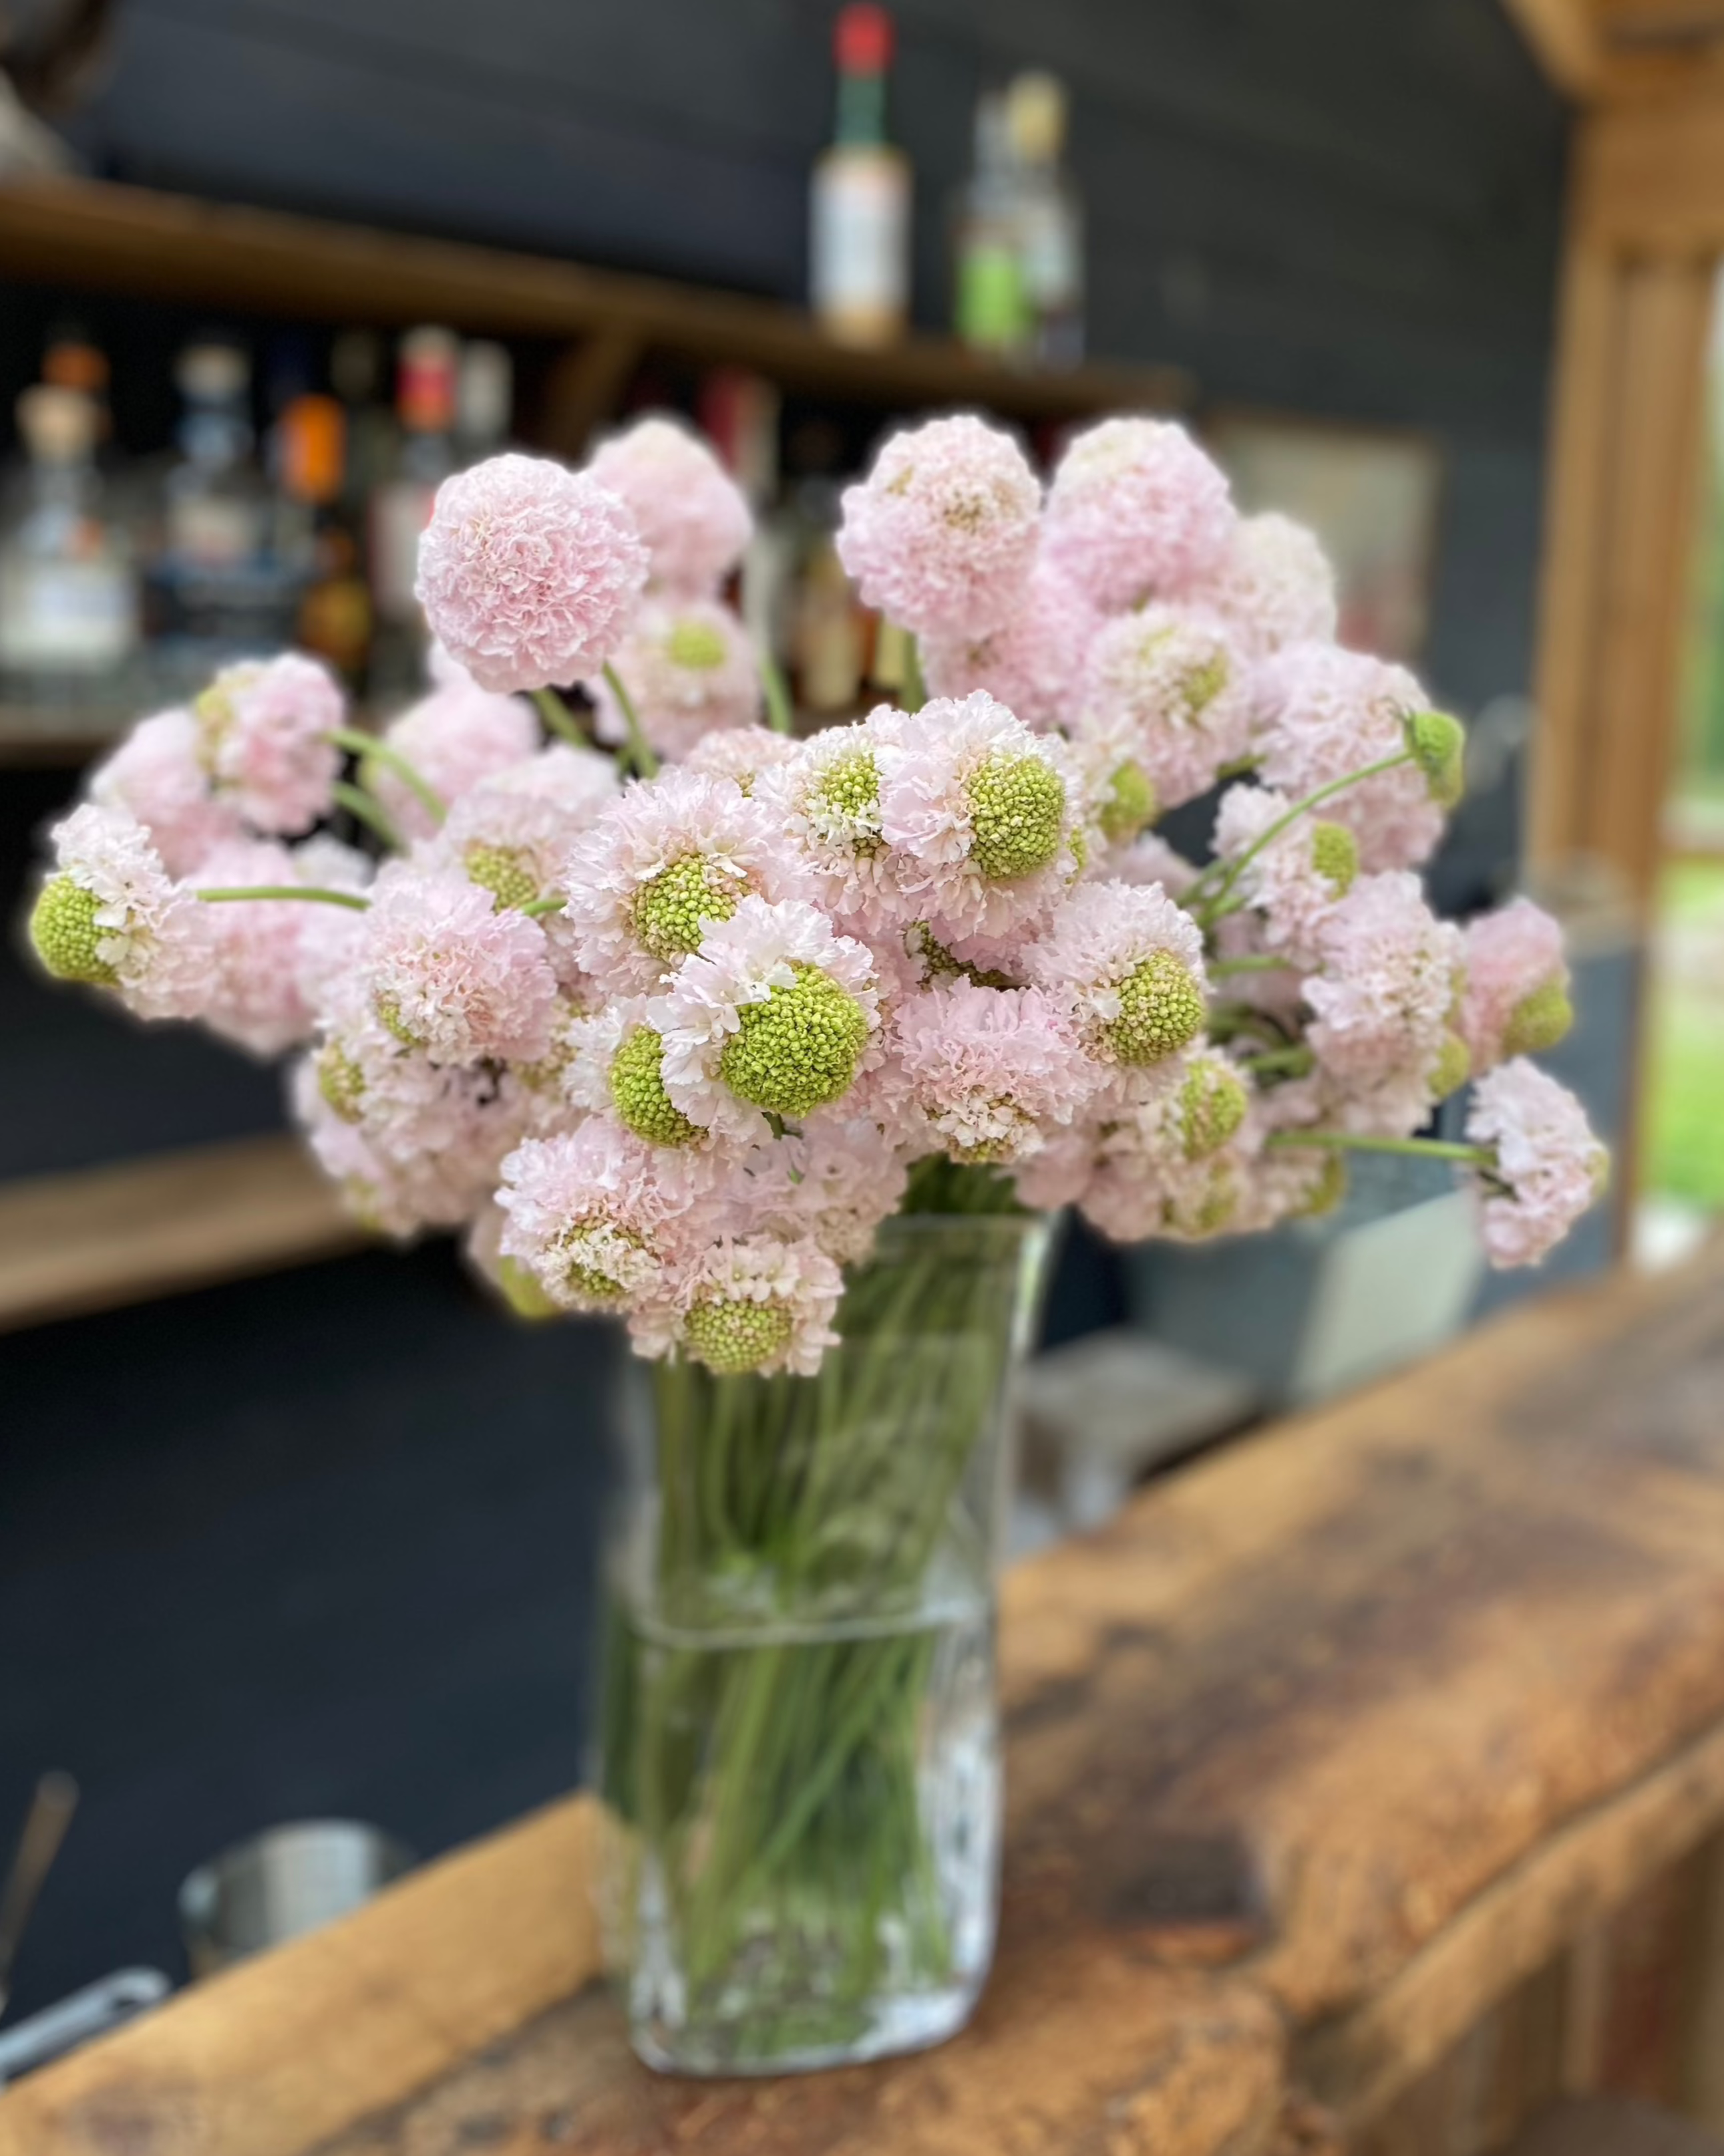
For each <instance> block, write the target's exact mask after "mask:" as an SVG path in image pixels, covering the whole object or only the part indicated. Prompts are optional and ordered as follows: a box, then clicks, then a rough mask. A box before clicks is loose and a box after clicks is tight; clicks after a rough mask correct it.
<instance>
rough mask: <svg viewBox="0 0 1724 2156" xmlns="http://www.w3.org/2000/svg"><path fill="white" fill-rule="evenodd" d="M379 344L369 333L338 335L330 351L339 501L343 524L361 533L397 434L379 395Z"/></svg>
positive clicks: (392, 461) (396, 448) (386, 476)
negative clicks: (338, 422)
mask: <svg viewBox="0 0 1724 2156" xmlns="http://www.w3.org/2000/svg"><path fill="white" fill-rule="evenodd" d="M384 360H385V354H384V350H383V340H382V337H380V336H378V335H377V331H375V330H343V331H341V335H340V336H337V337H336V340H335V341H334V343H333V344H332V345H331V346H330V353H329V381H330V387H331V389H333V390H334V392H335V393H336V396H337V397H338V398H340V399H341V409H342V412H343V413H345V415H346V459H345V464H344V468H343V473H342V480H341V499H342V502H343V504H344V506H345V507H346V512H347V517H348V521H349V522H350V523H351V525H352V526H353V528H354V529H355V531H364V529H365V526H366V522H367V515H368V512H369V509H370V505H371V500H372V495H374V494H376V492H377V490H378V488H379V487H381V486H382V485H384V484H385V483H386V482H387V480H392V479H393V478H394V476H395V472H396V466H397V465H398V462H399V459H400V454H401V434H400V430H399V429H398V427H397V425H396V423H395V412H394V408H393V405H392V404H391V403H390V402H389V399H388V398H387V395H386V394H385V393H384V384H385V379H386V376H385V367H384Z"/></svg>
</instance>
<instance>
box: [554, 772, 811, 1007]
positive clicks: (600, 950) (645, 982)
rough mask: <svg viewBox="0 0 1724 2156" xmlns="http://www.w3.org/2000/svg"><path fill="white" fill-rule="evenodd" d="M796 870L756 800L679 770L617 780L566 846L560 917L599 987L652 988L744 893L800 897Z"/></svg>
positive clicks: (726, 783) (720, 781)
mask: <svg viewBox="0 0 1724 2156" xmlns="http://www.w3.org/2000/svg"><path fill="white" fill-rule="evenodd" d="M802 880H803V878H802V870H801V867H800V865H799V863H798V860H797V858H796V856H795V855H794V854H793V851H792V850H791V848H790V846H789V845H788V843H787V842H786V840H785V839H784V837H783V834H782V832H781V831H779V830H778V829H777V828H776V827H775V824H774V821H773V819H772V815H771V814H770V813H769V812H768V810H767V808H766V807H765V805H764V803H762V802H760V801H758V800H751V799H750V798H749V797H748V796H747V794H745V793H743V791H742V789H741V787H739V786H737V785H736V784H735V783H733V782H732V781H731V780H730V779H727V778H703V777H701V776H700V774H699V773H695V772H690V771H684V770H681V769H673V770H670V771H666V772H663V773H660V774H659V777H658V778H655V779H654V780H653V781H652V782H651V783H650V784H648V785H643V786H630V787H628V788H625V789H624V790H623V793H621V794H620V795H619V796H618V798H617V799H616V800H615V801H613V802H612V803H610V805H609V806H608V808H605V809H604V811H603V813H602V814H600V815H599V817H598V819H597V820H596V821H595V822H594V824H593V826H592V828H591V829H588V830H587V831H583V832H582V834H581V835H580V836H579V837H578V838H577V839H576V841H575V843H574V844H573V846H572V848H571V850H570V853H569V857H568V860H567V864H566V865H565V869H564V875H563V889H564V891H566V892H567V897H568V904H567V909H566V911H565V913H564V916H563V918H564V920H565V921H566V923H567V930H568V933H569V935H570V937H571V938H572V947H573V949H574V952H575V954H576V956H577V958H578V960H579V962H580V963H581V965H582V968H584V969H585V971H586V972H587V973H589V974H591V975H592V976H593V978H594V979H595V980H597V981H598V982H600V983H603V986H604V987H605V988H607V989H608V990H609V991H611V992H613V993H623V994H627V993H633V992H635V991H643V992H644V991H645V990H647V989H649V988H654V987H655V986H656V985H657V984H658V983H659V981H660V980H661V979H662V978H663V977H664V975H665V973H668V972H669V971H670V968H672V967H673V966H675V964H676V963H677V962H678V961H679V960H680V959H683V958H685V957H687V956H688V955H689V953H690V952H692V951H696V950H698V949H699V948H700V941H701V938H702V937H704V936H705V935H706V932H708V930H709V929H710V928H711V927H713V926H714V925H715V924H716V922H719V921H728V920H729V919H730V917H731V915H732V914H733V913H735V911H736V908H737V906H739V905H740V904H741V902H742V901H743V900H744V899H746V898H747V897H748V896H750V895H751V894H756V895H759V896H764V897H767V898H772V899H777V898H791V897H795V896H799V895H800V892H801V889H802Z"/></svg>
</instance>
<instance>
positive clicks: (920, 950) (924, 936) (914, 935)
mask: <svg viewBox="0 0 1724 2156" xmlns="http://www.w3.org/2000/svg"><path fill="white" fill-rule="evenodd" d="M904 947H905V949H906V951H907V952H909V953H910V955H911V957H913V958H920V959H921V962H922V963H923V964H924V965H925V966H926V968H927V969H928V978H930V980H935V981H951V980H956V979H957V977H958V976H959V975H960V974H962V976H963V978H964V979H965V980H967V981H973V982H974V983H976V985H977V988H1018V987H1019V986H1021V983H1018V982H1017V981H1014V980H1013V978H1012V977H1011V975H1010V974H1009V973H1001V971H1000V970H999V968H998V967H997V966H972V964H971V963H970V962H969V961H968V959H967V958H960V957H957V954H956V953H955V952H951V951H948V950H947V947H946V946H945V945H944V944H943V943H942V942H941V941H940V938H939V937H937V936H936V934H935V933H934V932H933V930H932V928H931V927H929V925H928V923H927V922H926V921H916V923H915V924H914V925H913V927H911V930H910V932H909V934H908V935H907V937H906V939H905V946H904Z"/></svg>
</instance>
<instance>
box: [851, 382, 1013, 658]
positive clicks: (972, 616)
mask: <svg viewBox="0 0 1724 2156" xmlns="http://www.w3.org/2000/svg"><path fill="white" fill-rule="evenodd" d="M1040 506H1041V488H1040V487H1039V485H1038V484H1037V481H1036V476H1035V474H1034V472H1033V471H1032V470H1030V468H1029V463H1028V462H1027V460H1026V459H1025V458H1024V452H1023V450H1022V449H1019V448H1018V444H1017V443H1016V442H1015V441H1013V439H1012V437H1011V436H1010V435H1009V434H1003V433H1002V432H1001V431H1000V430H999V429H998V428H996V427H988V426H984V425H983V423H982V421H981V420H979V419H976V418H970V417H968V416H967V415H961V416H959V417H958V418H952V419H930V420H929V421H928V422H927V423H926V425H924V426H921V427H909V428H906V429H903V431H902V432H900V433H899V434H894V435H893V436H892V437H891V439H890V440H889V441H888V442H887V443H886V444H885V447H884V448H883V449H881V451H880V454H879V455H878V456H877V457H876V458H875V462H874V469H873V470H871V471H870V473H869V475H868V476H867V478H866V479H865V480H863V481H861V482H860V483H859V485H855V486H851V487H847V488H846V489H845V490H844V521H843V523H842V525H841V526H840V527H839V534H838V552H839V560H840V561H841V562H843V563H844V567H845V568H846V569H847V570H848V571H849V573H850V575H851V576H852V577H854V579H855V581H856V583H857V584H858V586H859V588H860V590H861V593H862V597H863V598H864V599H865V601H866V602H867V603H868V604H869V605H870V606H871V607H878V608H880V612H881V613H884V614H885V615H886V616H887V618H888V619H890V620H892V621H895V622H896V623H897V624H899V626H900V628H903V629H909V630H910V631H911V633H912V634H914V635H916V636H926V637H932V638H942V637H944V638H952V637H976V636H980V635H985V634H987V632H988V630H990V629H997V628H998V627H999V625H1000V624H1001V623H1003V621H1005V620H1006V619H1008V617H1009V616H1010V614H1011V613H1012V612H1013V608H1015V607H1016V606H1017V604H1018V601H1019V598H1020V597H1021V595H1022V593H1023V591H1024V584H1025V583H1026V580H1027V579H1028V577H1029V572H1030V564H1031V563H1032V562H1033V561H1034V557H1035V543H1036V517H1037V512H1038V511H1039V508H1040Z"/></svg>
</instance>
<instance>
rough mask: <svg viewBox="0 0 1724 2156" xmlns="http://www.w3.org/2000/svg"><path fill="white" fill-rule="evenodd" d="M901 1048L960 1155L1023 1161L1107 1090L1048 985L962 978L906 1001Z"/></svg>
mask: <svg viewBox="0 0 1724 2156" xmlns="http://www.w3.org/2000/svg"><path fill="white" fill-rule="evenodd" d="M891 1047H892V1050H893V1053H894V1055H895V1057H896V1059H897V1060H898V1061H899V1063H900V1065H901V1066H902V1068H903V1070H904V1072H905V1074H906V1076H907V1078H908V1079H909V1081H910V1086H911V1094H912V1097H913V1098H914V1099H915V1101H916V1105H917V1106H918V1107H919V1108H920V1109H921V1112H922V1114H923V1115H924V1116H926V1119H927V1123H928V1126H929V1127H930V1128H931V1131H932V1132H934V1133H935V1134H936V1137H937V1138H938V1140H939V1142H940V1143H941V1144H942V1146H943V1147H945V1149H946V1150H947V1152H948V1153H949V1154H950V1155H951V1157H952V1158H953V1159H954V1160H957V1161H962V1162H970V1163H993V1162H1007V1161H1018V1160H1022V1159H1024V1158H1027V1157H1028V1156H1029V1154H1031V1153H1033V1152H1037V1151H1039V1148H1040V1147H1041V1146H1042V1144H1043V1142H1044V1136H1045V1132H1046V1130H1047V1128H1048V1127H1058V1126H1060V1125H1062V1124H1066V1123H1070V1122H1071V1121H1072V1119H1073V1117H1074V1116H1076V1115H1077V1114H1078V1113H1079V1112H1080V1110H1081V1109H1082V1108H1083V1107H1084V1106H1085V1104H1086V1102H1087V1101H1089V1099H1090V1096H1092V1095H1093V1094H1094V1093H1095V1091H1096V1089H1097V1087H1098V1086H1100V1084H1101V1081H1102V1078H1103V1075H1104V1073H1103V1070H1102V1066H1101V1065H1099V1064H1098V1063H1096V1062H1095V1060H1093V1059H1092V1058H1091V1057H1090V1056H1088V1055H1085V1053H1084V1051H1083V1050H1082V1048H1081V1047H1080V1045H1079V1044H1078V1042H1077V1040H1076V1039H1075V1036H1074V1034H1073V1031H1072V1029H1071V1027H1070V1023H1069V1021H1068V1020H1067V1019H1066V1018H1065V1014H1063V1013H1062V1012H1061V1011H1060V1010H1059V1009H1057V1008H1056V1006H1055V1005H1054V1003H1053V1001H1052V999H1051V998H1049V997H1048V996H1047V995H1045V994H1044V993H1043V992H1042V991H1041V990H1040V989H1039V988H983V987H980V986H978V985H977V983H975V982H973V981H971V980H967V979H965V978H963V977H962V976H959V977H958V978H956V979H952V980H948V981H944V982H941V983H937V984H936V985H935V986H934V987H932V988H924V989H922V990H921V992H920V993H917V994H915V995H911V996H908V997H906V998H905V999H904V1001H903V1002H902V1003H901V1004H899V1005H898V1006H897V1008H896V1009H895V1010H894V1012H893V1014H892V1031H891Z"/></svg>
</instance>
